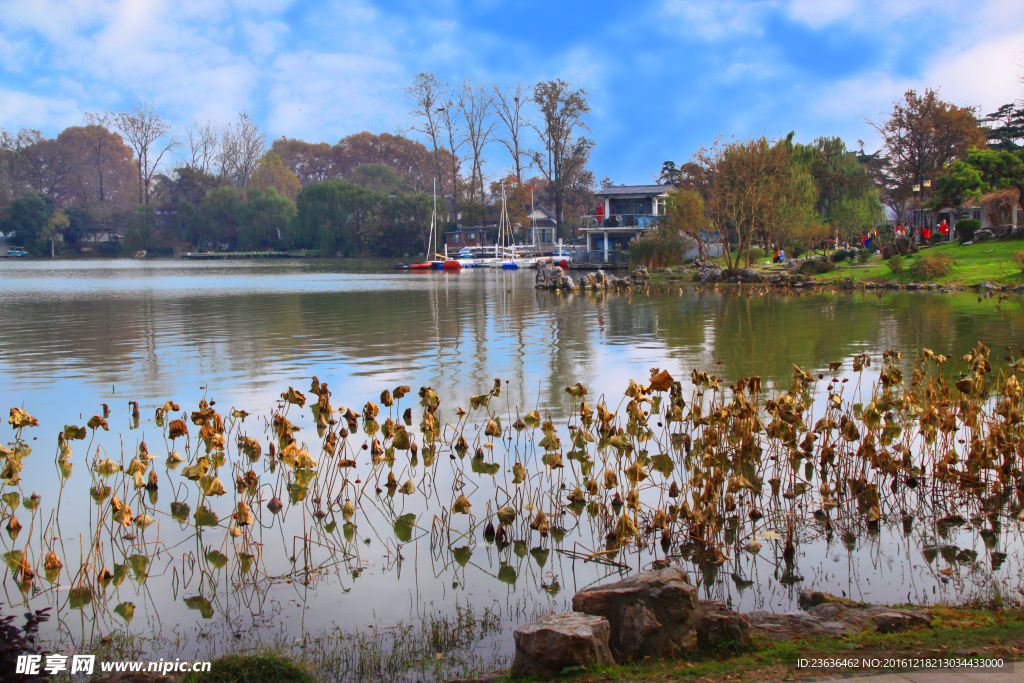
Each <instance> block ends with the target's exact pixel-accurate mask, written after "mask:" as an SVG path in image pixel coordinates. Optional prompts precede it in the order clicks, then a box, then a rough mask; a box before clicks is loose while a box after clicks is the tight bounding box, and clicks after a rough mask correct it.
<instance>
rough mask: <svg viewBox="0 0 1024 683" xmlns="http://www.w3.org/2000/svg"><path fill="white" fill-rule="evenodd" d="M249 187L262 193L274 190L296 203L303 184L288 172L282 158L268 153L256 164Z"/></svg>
mask: <svg viewBox="0 0 1024 683" xmlns="http://www.w3.org/2000/svg"><path fill="white" fill-rule="evenodd" d="M249 187H250V188H253V189H257V190H262V191H265V190H268V189H270V188H274V189H275V190H276V191H277V192H278V194H280V195H281V196H283V197H287V198H288V199H290V200H291V201H293V202H294V201H295V198H296V197H297V196H298V195H299V190H300V189H301V188H302V183H300V182H299V179H298V178H296V177H295V174H294V173H292V172H291V171H290V170H288V168H287V167H286V166H285V165H284V163H283V162H282V161H281V157H279V156H277V154H275V153H274V152H267V153H266V154H265V155H263V158H262V159H260V160H259V161H258V162H257V163H256V168H255V170H254V171H253V173H252V179H251V180H250V181H249Z"/></svg>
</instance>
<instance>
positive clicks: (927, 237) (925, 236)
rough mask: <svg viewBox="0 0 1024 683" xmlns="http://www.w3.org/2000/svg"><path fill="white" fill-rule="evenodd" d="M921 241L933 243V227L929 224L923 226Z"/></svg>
mask: <svg viewBox="0 0 1024 683" xmlns="http://www.w3.org/2000/svg"><path fill="white" fill-rule="evenodd" d="M921 241H922V242H924V243H925V244H931V243H932V229H931V228H930V227H928V226H927V225H926V226H924V227H923V228H921Z"/></svg>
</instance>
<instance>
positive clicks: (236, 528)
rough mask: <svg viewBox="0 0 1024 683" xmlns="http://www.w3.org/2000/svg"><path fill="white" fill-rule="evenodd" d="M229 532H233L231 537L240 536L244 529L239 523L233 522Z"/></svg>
mask: <svg viewBox="0 0 1024 683" xmlns="http://www.w3.org/2000/svg"><path fill="white" fill-rule="evenodd" d="M228 533H229V534H231V538H238V537H239V536H241V535H242V529H241V527H239V526H238V525H237V524H232V525H231V528H230V529H228Z"/></svg>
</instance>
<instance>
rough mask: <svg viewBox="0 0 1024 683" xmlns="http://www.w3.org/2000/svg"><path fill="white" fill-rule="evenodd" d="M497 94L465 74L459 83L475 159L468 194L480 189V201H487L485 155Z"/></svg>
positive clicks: (464, 116)
mask: <svg viewBox="0 0 1024 683" xmlns="http://www.w3.org/2000/svg"><path fill="white" fill-rule="evenodd" d="M493 105H494V96H493V95H491V88H489V87H485V86H481V85H479V84H478V83H476V82H475V81H472V80H470V79H466V78H463V79H462V81H461V82H460V83H459V90H458V107H459V112H460V113H461V114H462V119H463V120H464V121H465V123H466V141H467V142H469V146H470V149H471V150H472V152H473V161H472V164H471V168H470V172H469V198H470V201H472V199H473V195H474V193H475V192H476V191H477V190H478V189H479V195H478V197H479V199H480V203H481V204H483V203H484V175H483V164H484V162H485V161H486V159H484V158H483V153H484V147H486V146H487V144H488V143H489V142H491V139H492V136H493V135H494V127H495V126H496V125H497V121H495V120H494V119H493V118H491V111H492V108H493Z"/></svg>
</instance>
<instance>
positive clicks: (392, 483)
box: [384, 472, 398, 489]
mask: <svg viewBox="0 0 1024 683" xmlns="http://www.w3.org/2000/svg"><path fill="white" fill-rule="evenodd" d="M384 485H385V486H387V487H388V488H389V489H393V488H396V487H397V486H398V480H397V479H395V473H394V472H388V480H387V483H386V484H384Z"/></svg>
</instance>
